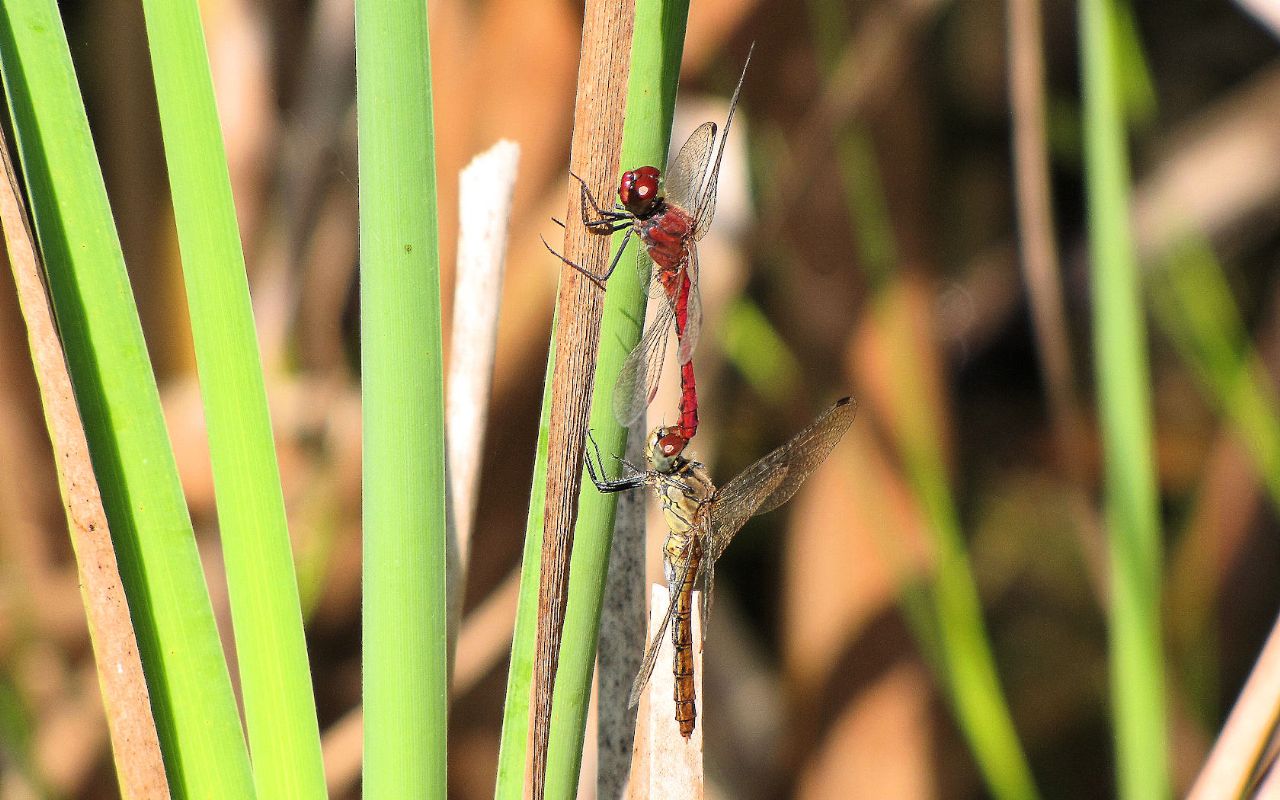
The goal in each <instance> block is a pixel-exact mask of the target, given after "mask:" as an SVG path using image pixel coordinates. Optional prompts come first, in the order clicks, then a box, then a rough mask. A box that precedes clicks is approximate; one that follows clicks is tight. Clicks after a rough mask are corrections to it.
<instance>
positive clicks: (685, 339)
mask: <svg viewBox="0 0 1280 800" xmlns="http://www.w3.org/2000/svg"><path fill="white" fill-rule="evenodd" d="M684 271H685V274H686V275H688V276H689V290H688V295H689V298H688V302H687V304H686V306H685V319H684V332H683V333H681V334H680V340H679V348H678V349H677V351H676V354H677V357H678V358H679V360H680V363H681V364H684V363H686V362H688V360H689V359H691V358H693V349H694V348H695V347H697V346H698V337H699V336H700V335H701V334H702V300H701V295H700V294H699V292H698V248H697V246H695V245H694V243H693V242H689V258H688V260H686V261H685V268H684ZM680 283H681V285H683V284H684V281H681V282H680ZM679 309H680V306H679V303H678V302H677V304H676V321H677V322H678V321H679V319H680V317H679V313H680V312H679ZM677 330H679V329H677Z"/></svg>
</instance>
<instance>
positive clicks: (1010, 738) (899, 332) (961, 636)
mask: <svg viewBox="0 0 1280 800" xmlns="http://www.w3.org/2000/svg"><path fill="white" fill-rule="evenodd" d="M890 297H892V295H886V296H882V297H880V298H877V300H876V308H875V312H876V314H877V316H880V317H882V320H881V323H880V324H881V325H883V327H884V328H885V330H887V331H890V332H891V335H892V336H893V337H895V339H896V341H895V342H893V343H892V344H890V345H889V346H890V347H891V348H892V350H893V351H894V352H897V353H899V354H911V353H912V351H913V350H914V349H916V348H918V347H919V346H920V345H919V343H918V340H917V339H916V337H915V330H914V329H913V328H912V327H911V326H910V325H909V324H908V320H907V318H906V315H905V314H904V313H903V312H902V310H901V309H900V307H898V306H896V305H894V304H891V303H889V302H887V300H888V299H889V298H890ZM921 360H923V359H921ZM916 364H917V359H915V358H912V357H910V356H909V355H908V356H907V357H904V358H899V359H898V367H897V369H896V370H895V373H894V379H893V386H894V387H895V402H896V405H897V407H898V408H900V409H902V412H901V413H902V423H901V426H900V434H899V436H900V439H899V447H900V448H901V450H902V455H903V462H904V466H905V468H906V471H907V476H908V480H909V482H910V484H911V487H912V491H913V493H914V494H915V497H916V502H918V503H919V504H920V507H921V510H922V511H923V512H924V515H925V518H926V519H927V520H928V521H929V530H930V532H931V533H932V544H933V548H934V552H935V554H936V562H935V566H934V575H933V580H932V585H931V586H930V593H931V598H932V601H933V603H932V605H933V610H934V614H935V615H936V616H935V620H934V624H933V625H932V626H931V628H930V629H927V630H925V631H917V633H921V632H923V633H926V634H933V635H936V637H937V638H936V640H934V641H931V642H930V643H929V644H930V647H929V648H928V649H929V651H930V652H932V654H934V655H935V656H939V657H940V658H941V662H942V666H943V669H944V678H945V681H946V686H947V691H948V697H949V699H950V701H951V705H952V708H953V709H954V712H955V715H956V721H957V723H958V724H959V726H960V730H961V732H962V733H963V734H964V736H965V738H966V739H968V741H969V746H970V748H972V750H973V754H974V758H975V760H976V761H977V763H978V768H979V769H980V770H981V772H982V775H983V778H984V779H985V780H986V782H987V786H988V787H990V790H991V793H992V794H993V795H994V796H995V797H998V798H1034V797H1036V796H1037V794H1038V793H1037V791H1036V786H1035V782H1034V780H1033V778H1032V775H1031V768H1030V766H1029V765H1028V763H1027V758H1026V755H1025V754H1024V753H1023V751H1022V746H1021V744H1020V742H1019V741H1018V735H1017V730H1016V729H1015V728H1014V725H1013V719H1012V716H1011V715H1010V713H1009V707H1008V703H1007V702H1006V701H1005V698H1004V693H1003V690H1002V689H1001V686H1000V679H999V676H998V674H997V672H996V664H995V657H994V655H993V653H992V647H991V642H990V639H989V637H988V635H987V631H986V625H985V624H984V622H983V619H982V598H981V597H980V595H979V594H978V586H977V581H976V579H975V578H974V575H973V567H972V565H971V564H970V562H969V554H968V551H967V550H966V548H965V540H964V536H963V532H962V529H961V526H960V519H959V513H958V512H957V510H956V506H955V500H954V498H953V497H952V494H951V489H950V487H949V485H948V477H947V470H946V465H945V464H944V462H943V460H942V453H941V451H940V449H939V442H941V441H942V432H941V431H940V430H938V429H937V426H936V424H935V422H934V420H933V419H932V417H931V416H930V415H929V413H928V411H929V406H928V405H927V404H923V403H921V402H920V401H919V399H918V398H920V397H922V396H925V395H926V394H927V391H926V390H925V388H924V386H923V381H922V380H921V374H920V370H919V367H918V366H916ZM906 599H907V598H904V602H905V600H906ZM935 648H936V649H935Z"/></svg>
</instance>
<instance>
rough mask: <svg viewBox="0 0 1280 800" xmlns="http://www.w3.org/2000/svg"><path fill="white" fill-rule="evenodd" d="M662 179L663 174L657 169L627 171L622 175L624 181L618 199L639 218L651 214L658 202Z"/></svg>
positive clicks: (644, 168) (620, 183) (620, 184)
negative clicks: (659, 186) (659, 185)
mask: <svg viewBox="0 0 1280 800" xmlns="http://www.w3.org/2000/svg"><path fill="white" fill-rule="evenodd" d="M661 177H662V173H661V172H659V171H658V168H657V167H640V168H639V169H631V170H627V171H626V172H624V173H622V180H621V181H620V182H619V183H618V199H619V200H621V201H622V205H623V206H624V207H625V208H626V209H627V210H628V211H630V212H631V213H632V214H635V215H636V216H637V217H643V216H645V215H647V214H649V213H651V212H652V211H653V208H654V204H655V203H656V202H657V201H658V183H659V180H660V179H661Z"/></svg>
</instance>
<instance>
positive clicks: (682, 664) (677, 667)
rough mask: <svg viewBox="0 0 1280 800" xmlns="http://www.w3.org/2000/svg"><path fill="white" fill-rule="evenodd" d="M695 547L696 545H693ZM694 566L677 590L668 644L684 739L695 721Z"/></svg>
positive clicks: (688, 734) (677, 711)
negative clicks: (677, 595) (671, 652)
mask: <svg viewBox="0 0 1280 800" xmlns="http://www.w3.org/2000/svg"><path fill="white" fill-rule="evenodd" d="M695 547H696V545H695ZM697 571H698V570H697V565H696V564H695V565H694V567H693V568H692V569H690V570H689V573H688V575H687V576H686V577H685V580H684V583H683V585H681V586H680V587H679V589H677V591H679V592H680V597H679V599H678V600H677V601H676V613H675V616H674V617H673V618H672V620H671V645H672V648H671V649H672V651H673V653H674V658H673V664H672V672H673V674H674V675H675V701H676V722H677V723H678V724H679V725H680V735H681V736H683V737H684V738H686V739H688V738H689V737H690V736H692V735H693V728H694V725H695V724H696V722H697V719H698V707H697V699H698V698H697V696H696V695H697V690H696V688H695V687H694V683H693V625H692V622H691V619H692V615H693V580H694V573H695V572H697Z"/></svg>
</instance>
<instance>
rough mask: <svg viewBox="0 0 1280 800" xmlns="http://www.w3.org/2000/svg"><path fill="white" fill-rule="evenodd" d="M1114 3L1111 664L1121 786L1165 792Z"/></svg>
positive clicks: (1103, 241) (1106, 336)
mask: <svg viewBox="0 0 1280 800" xmlns="http://www.w3.org/2000/svg"><path fill="white" fill-rule="evenodd" d="M1117 13H1118V11H1117V8H1116V6H1115V4H1113V3H1111V2H1108V0H1082V2H1081V5H1080V39H1081V68H1082V72H1083V88H1084V136H1085V179H1086V184H1085V186H1086V192H1087V200H1088V221H1089V255H1090V261H1091V268H1092V287H1091V288H1092V293H1093V308H1094V319H1093V341H1094V359H1095V371H1096V374H1097V384H1098V413H1099V417H1100V420H1101V427H1102V448H1103V458H1104V465H1105V475H1104V480H1105V501H1104V503H1105V509H1104V512H1105V520H1106V526H1107V532H1108V538H1109V550H1110V558H1111V619H1110V628H1109V634H1110V645H1111V648H1110V649H1111V652H1110V673H1111V696H1112V706H1113V719H1114V722H1113V725H1114V736H1115V742H1116V770H1117V777H1116V782H1117V789H1118V796H1119V797H1121V798H1128V799H1133V798H1163V797H1167V796H1168V795H1169V774H1168V761H1167V749H1166V729H1165V707H1164V706H1165V699H1164V658H1163V653H1162V641H1161V630H1160V597H1161V586H1160V578H1161V559H1162V553H1161V542H1160V525H1159V519H1158V516H1157V497H1156V486H1155V476H1154V474H1153V464H1154V456H1153V453H1152V427H1151V411H1150V409H1151V385H1150V377H1149V368H1148V365H1147V355H1146V350H1145V348H1146V340H1147V336H1146V321H1145V319H1144V317H1143V313H1142V304H1141V301H1140V298H1139V290H1138V273H1137V264H1136V263H1135V259H1134V250H1133V240H1132V234H1131V232H1130V229H1129V211H1128V210H1129V164H1128V156H1127V154H1126V152H1125V146H1126V138H1125V137H1126V132H1125V125H1124V117H1123V114H1122V111H1121V104H1120V99H1121V98H1120V96H1119V87H1120V71H1119V64H1118V63H1117V46H1116V43H1117V40H1116V20H1117Z"/></svg>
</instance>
